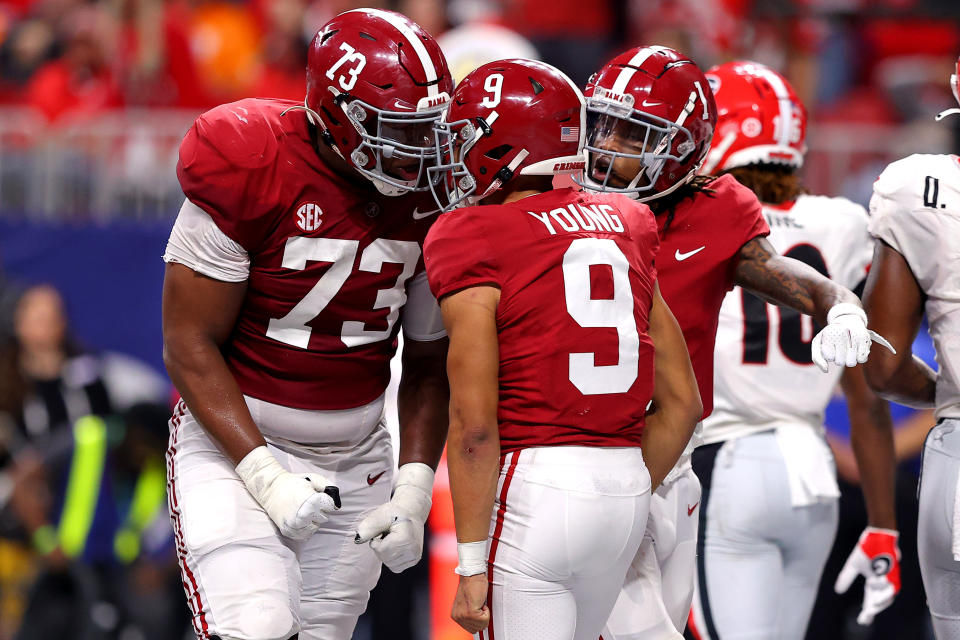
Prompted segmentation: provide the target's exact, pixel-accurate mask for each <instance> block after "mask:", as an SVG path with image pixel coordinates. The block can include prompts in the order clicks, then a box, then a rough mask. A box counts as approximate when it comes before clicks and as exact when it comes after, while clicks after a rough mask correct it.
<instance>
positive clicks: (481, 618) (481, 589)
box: [450, 573, 490, 633]
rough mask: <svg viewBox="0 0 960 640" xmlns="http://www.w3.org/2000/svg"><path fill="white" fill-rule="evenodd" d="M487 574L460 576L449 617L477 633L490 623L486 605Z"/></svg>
mask: <svg viewBox="0 0 960 640" xmlns="http://www.w3.org/2000/svg"><path fill="white" fill-rule="evenodd" d="M487 586H488V584H487V574H485V573H479V574H477V575H475V576H460V584H459V586H457V596H456V597H455V598H454V599H453V610H452V611H451V612H450V617H451V618H453V620H454V622H456V623H457V624H458V625H460V626H461V627H463V628H464V629H466V630H467V631H468V632H469V633H478V632H480V631H483V630H484V629H486V628H487V626H488V625H489V624H490V607H488V606H487Z"/></svg>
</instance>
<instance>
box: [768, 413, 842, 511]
mask: <svg viewBox="0 0 960 640" xmlns="http://www.w3.org/2000/svg"><path fill="white" fill-rule="evenodd" d="M776 435H777V444H778V445H779V446H780V452H781V453H782V454H783V459H784V461H785V463H786V467H787V478H788V480H789V482H790V504H791V506H794V507H805V506H808V505H811V504H816V503H818V502H825V501H828V500H833V499H836V498H839V497H840V487H838V486H837V476H836V471H835V469H834V465H833V456H832V454H831V453H830V447H828V446H827V443H826V441H825V440H824V439H823V436H822V435H821V434H819V433H817V432H816V431H815V430H814V429H811V428H810V426H809V425H803V424H788V425H781V426H779V427H777V430H776Z"/></svg>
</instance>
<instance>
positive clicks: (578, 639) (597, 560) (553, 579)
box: [477, 446, 650, 640]
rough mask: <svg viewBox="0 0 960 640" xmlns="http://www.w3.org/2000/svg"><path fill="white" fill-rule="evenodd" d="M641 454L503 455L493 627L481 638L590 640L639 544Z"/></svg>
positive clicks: (588, 450) (643, 483)
mask: <svg viewBox="0 0 960 640" xmlns="http://www.w3.org/2000/svg"><path fill="white" fill-rule="evenodd" d="M649 505H650V475H649V474H648V472H647V469H646V466H645V465H644V463H643V457H642V455H641V453H640V449H639V448H635V447H634V448H626V447H625V448H601V447H576V446H571V447H541V448H530V449H523V450H521V451H514V452H511V453H508V454H506V455H505V456H504V457H503V459H502V466H501V470H500V480H499V485H498V487H497V498H496V502H495V504H494V510H493V514H492V518H491V522H490V551H489V553H490V558H489V563H490V564H489V569H488V578H489V579H490V592H489V595H488V597H487V604H488V605H489V607H490V626H489V627H488V628H487V629H486V630H484V631H481V632H480V633H479V634H477V638H479V639H480V640H596V639H597V636H598V635H599V633H600V631H601V629H602V628H603V623H604V622H605V621H606V619H607V616H608V615H609V614H610V610H611V609H612V608H613V604H614V602H615V601H616V599H617V594H618V593H619V591H620V587H621V586H622V585H623V579H624V576H625V575H626V572H627V568H628V567H629V565H630V561H631V560H632V559H633V558H634V556H635V555H636V553H637V550H638V549H639V547H640V541H641V540H642V538H643V529H644V525H645V523H646V519H647V510H648V508H649Z"/></svg>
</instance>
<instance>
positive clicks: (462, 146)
mask: <svg viewBox="0 0 960 640" xmlns="http://www.w3.org/2000/svg"><path fill="white" fill-rule="evenodd" d="M585 127H586V110H585V104H584V98H583V94H582V93H581V92H580V89H578V88H577V86H576V85H575V84H574V83H573V81H572V80H570V78H568V77H567V76H566V75H564V74H563V73H562V72H561V71H559V70H558V69H556V68H554V67H552V66H550V65H548V64H545V63H543V62H535V61H533V60H521V59H516V60H498V61H496V62H491V63H488V64H485V65H483V66H481V67H479V68H477V69H475V70H474V71H472V72H471V73H470V74H469V75H467V77H466V78H464V79H463V81H462V82H461V83H460V84H459V85H457V88H456V90H455V91H454V92H453V96H452V99H451V101H450V108H449V109H448V111H447V113H446V115H445V117H444V121H443V122H441V123H439V124H437V125H436V127H435V128H436V133H437V135H436V140H437V153H438V155H440V157H441V158H444V159H446V160H448V163H447V164H439V165H438V166H436V167H434V168H432V169H429V170H428V171H429V172H430V173H431V174H436V175H438V176H442V178H443V179H442V180H430V181H429V182H430V184H431V185H432V186H434V196H435V197H436V198H437V202H438V204H440V206H441V208H443V209H444V210H450V209H452V208H454V207H456V206H457V205H459V204H462V203H467V204H473V203H475V202H477V201H479V200H481V199H482V198H485V197H486V196H488V195H490V194H491V193H493V192H494V191H496V190H497V189H499V188H500V187H502V186H503V185H504V184H506V183H507V182H509V181H510V180H511V179H512V178H513V177H514V176H516V175H524V176H530V175H534V176H552V175H557V174H560V173H576V172H580V171H582V170H583V166H584V156H583V144H584V135H585V132H586V129H585ZM442 191H445V192H442Z"/></svg>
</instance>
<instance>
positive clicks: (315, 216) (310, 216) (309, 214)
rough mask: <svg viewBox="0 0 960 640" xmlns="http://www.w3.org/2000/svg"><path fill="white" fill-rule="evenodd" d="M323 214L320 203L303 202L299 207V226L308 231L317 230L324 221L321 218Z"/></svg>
mask: <svg viewBox="0 0 960 640" xmlns="http://www.w3.org/2000/svg"><path fill="white" fill-rule="evenodd" d="M321 215H323V211H321V209H320V205H318V204H316V203H315V202H308V203H306V204H302V205H300V208H299V209H297V226H298V227H300V228H301V229H303V230H304V231H306V232H307V233H309V232H311V231H316V230H317V229H319V228H320V223H321V222H322V220H321V219H320V216H321Z"/></svg>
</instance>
